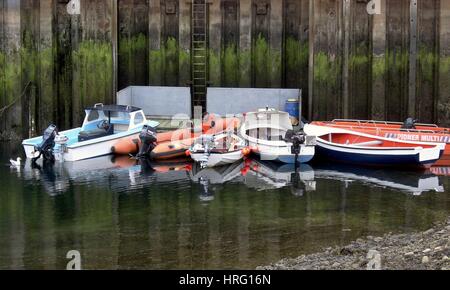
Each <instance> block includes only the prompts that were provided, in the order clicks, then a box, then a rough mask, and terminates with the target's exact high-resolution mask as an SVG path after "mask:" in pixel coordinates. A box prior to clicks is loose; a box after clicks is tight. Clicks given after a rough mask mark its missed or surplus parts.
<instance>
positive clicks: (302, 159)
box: [250, 144, 316, 164]
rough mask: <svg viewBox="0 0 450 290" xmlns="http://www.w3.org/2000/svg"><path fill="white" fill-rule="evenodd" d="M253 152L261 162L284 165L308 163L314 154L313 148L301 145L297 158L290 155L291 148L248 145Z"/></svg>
mask: <svg viewBox="0 0 450 290" xmlns="http://www.w3.org/2000/svg"><path fill="white" fill-rule="evenodd" d="M250 146H251V147H253V148H254V149H253V152H254V153H255V154H257V155H258V156H259V157H260V159H261V160H263V161H275V162H280V163H286V164H295V163H308V162H310V161H311V160H312V159H313V158H314V155H315V153H316V150H315V146H306V145H302V146H301V147H300V154H299V155H298V156H297V158H296V155H295V154H292V153H291V146H282V147H279V146H273V147H271V146H267V145H261V144H259V145H258V144H250Z"/></svg>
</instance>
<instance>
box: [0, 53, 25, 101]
mask: <svg viewBox="0 0 450 290" xmlns="http://www.w3.org/2000/svg"><path fill="white" fill-rule="evenodd" d="M0 62H1V63H0V65H1V66H0V68H1V69H0V101H1V106H2V107H4V106H8V105H9V104H11V102H13V101H14V100H15V99H16V98H18V97H19V94H20V87H21V67H20V53H19V52H18V51H13V52H11V53H8V54H7V53H2V52H0Z"/></svg>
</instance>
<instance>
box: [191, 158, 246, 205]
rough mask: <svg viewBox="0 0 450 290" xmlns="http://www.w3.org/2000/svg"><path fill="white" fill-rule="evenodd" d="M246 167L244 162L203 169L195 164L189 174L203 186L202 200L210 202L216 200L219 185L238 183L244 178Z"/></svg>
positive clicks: (201, 191)
mask: <svg viewBox="0 0 450 290" xmlns="http://www.w3.org/2000/svg"><path fill="white" fill-rule="evenodd" d="M244 165H245V163H244V162H237V163H234V164H231V165H227V166H220V167H207V168H202V167H201V166H200V165H199V164H195V165H194V167H193V168H192V170H191V172H189V177H190V179H191V180H192V181H193V182H194V183H198V184H199V185H200V186H201V190H200V200H201V201H204V202H209V201H213V200H214V193H215V191H217V190H218V188H217V185H221V184H224V183H227V182H230V181H237V180H238V179H239V178H240V177H241V176H242V170H243V168H244Z"/></svg>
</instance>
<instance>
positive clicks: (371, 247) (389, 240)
mask: <svg viewBox="0 0 450 290" xmlns="http://www.w3.org/2000/svg"><path fill="white" fill-rule="evenodd" d="M449 257H450V218H449V219H448V220H447V221H446V222H444V223H441V224H437V225H436V226H434V227H433V228H431V229H429V230H427V231H424V232H421V233H413V234H397V235H393V234H386V235H384V236H383V237H371V236H368V237H366V238H365V239H358V240H356V241H354V242H352V243H351V244H349V245H347V246H345V247H335V248H327V249H324V251H323V252H321V253H316V254H311V255H303V256H300V257H298V258H295V259H283V260H281V261H279V262H277V263H275V264H273V265H269V266H263V267H258V269H259V270H366V269H368V267H371V268H377V269H386V270H402V269H407V270H450V259H449Z"/></svg>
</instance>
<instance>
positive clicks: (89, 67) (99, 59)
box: [73, 40, 114, 110]
mask: <svg viewBox="0 0 450 290" xmlns="http://www.w3.org/2000/svg"><path fill="white" fill-rule="evenodd" d="M112 59H113V57H112V47H111V44H110V43H108V42H104V41H93V40H88V41H83V42H81V43H80V45H79V48H78V49H77V50H75V51H74V52H73V60H74V61H73V63H74V67H73V69H74V74H75V75H76V77H75V78H74V79H75V80H76V83H75V84H74V96H73V97H74V98H79V100H80V102H79V103H80V105H81V107H80V108H78V109H79V110H82V109H83V107H85V106H87V105H93V104H95V103H112V102H113V100H114V96H113V94H112V87H113V64H112Z"/></svg>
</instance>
